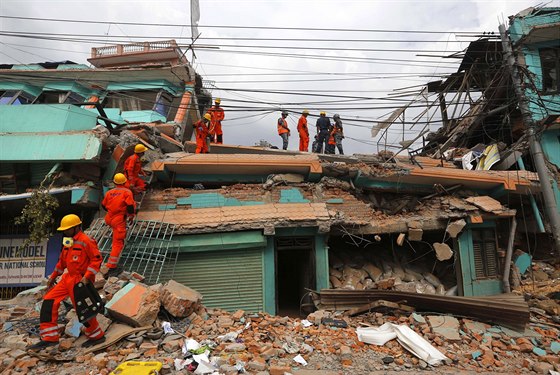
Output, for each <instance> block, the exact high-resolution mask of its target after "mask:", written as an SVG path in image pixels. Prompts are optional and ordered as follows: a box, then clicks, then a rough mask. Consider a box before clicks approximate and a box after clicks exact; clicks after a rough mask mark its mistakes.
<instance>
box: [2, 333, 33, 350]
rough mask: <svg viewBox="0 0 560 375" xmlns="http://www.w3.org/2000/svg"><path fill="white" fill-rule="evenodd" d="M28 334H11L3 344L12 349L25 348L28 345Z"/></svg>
mask: <svg viewBox="0 0 560 375" xmlns="http://www.w3.org/2000/svg"><path fill="white" fill-rule="evenodd" d="M25 336H26V335H10V336H7V337H6V338H4V343H3V344H2V346H4V347H6V348H10V349H21V350H25V348H26V347H27V342H26V341H25Z"/></svg>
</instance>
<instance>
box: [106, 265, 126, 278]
mask: <svg viewBox="0 0 560 375" xmlns="http://www.w3.org/2000/svg"><path fill="white" fill-rule="evenodd" d="M122 271H123V268H122V267H120V266H116V267H115V268H109V271H107V273H106V274H105V278H106V279H108V278H109V277H112V276H115V277H119V275H120V274H121V273H122Z"/></svg>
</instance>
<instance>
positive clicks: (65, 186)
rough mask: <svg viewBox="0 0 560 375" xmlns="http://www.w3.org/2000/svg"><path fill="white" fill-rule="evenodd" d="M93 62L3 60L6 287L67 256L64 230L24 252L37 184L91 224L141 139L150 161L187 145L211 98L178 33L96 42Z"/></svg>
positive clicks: (36, 277) (0, 204)
mask: <svg viewBox="0 0 560 375" xmlns="http://www.w3.org/2000/svg"><path fill="white" fill-rule="evenodd" d="M89 61H90V62H91V64H92V65H93V67H88V66H86V65H82V64H76V63H74V62H71V61H62V62H53V63H50V62H49V63H40V64H25V65H23V64H22V65H0V103H1V105H0V150H1V151H0V191H1V195H0V216H1V217H2V220H1V229H0V235H1V241H2V254H3V255H2V260H3V264H2V265H3V266H4V267H3V271H2V272H3V273H2V280H0V285H2V286H5V287H7V286H14V285H17V286H31V285H36V284H37V282H40V280H41V279H42V278H43V277H44V276H45V262H46V264H48V265H50V268H52V265H54V262H56V258H57V257H58V251H59V248H60V240H61V239H60V237H58V236H55V237H54V238H53V239H52V240H50V241H46V240H45V241H44V243H41V244H38V246H40V251H38V252H37V256H31V257H23V259H20V258H21V256H22V254H21V253H20V252H19V250H18V247H19V245H21V244H22V243H23V240H24V238H25V237H26V236H27V235H28V229H26V228H23V227H22V226H17V225H14V219H15V218H16V217H18V216H19V215H20V214H21V212H22V209H23V207H24V206H25V204H26V202H27V199H28V198H29V197H30V196H31V193H32V192H33V191H34V189H36V188H38V187H40V186H43V188H44V189H48V191H49V193H50V194H51V195H53V196H54V197H56V199H57V200H58V202H59V207H58V209H57V210H56V212H55V217H57V218H58V217H62V216H63V215H64V214H67V213H77V214H79V215H80V216H81V217H82V218H83V220H84V221H85V222H86V223H89V222H91V220H92V218H93V217H94V216H95V215H98V212H99V206H100V201H101V199H102V197H103V194H104V192H105V191H106V190H107V189H108V186H107V183H108V182H110V181H111V180H112V176H113V175H114V173H115V170H116V169H117V168H122V163H123V162H124V160H125V158H126V157H127V156H129V155H130V154H132V152H133V147H134V145H135V144H136V143H138V142H145V143H146V144H149V145H150V147H151V150H150V151H148V153H147V155H146V158H147V159H148V160H150V159H151V160H153V159H155V158H159V157H161V155H162V153H164V152H172V151H178V150H181V149H182V142H183V141H184V140H188V139H190V138H191V136H192V130H193V128H192V126H191V124H192V123H193V122H195V121H197V120H198V119H199V118H200V113H201V111H202V110H203V109H204V106H208V105H209V104H210V102H209V100H210V97H209V96H208V95H207V94H206V93H205V91H204V90H203V89H202V81H201V78H200V76H198V75H197V74H196V73H195V71H194V69H193V68H192V67H191V65H190V64H189V62H188V61H187V60H186V58H185V57H184V55H183V53H182V51H181V50H180V49H179V48H178V47H177V44H176V43H175V41H173V40H170V41H161V42H148V43H134V44H129V45H116V46H108V47H101V48H93V49H92V53H91V58H90V59H89ZM47 248H48V251H47ZM47 253H48V254H47ZM18 261H19V266H18ZM22 261H24V262H23V263H22ZM38 264H42V266H38ZM46 268H47V271H50V270H48V268H49V267H48V266H47V267H46ZM3 292H5V293H8V294H7V295H6V296H4V297H9V293H10V288H6V289H5V288H3Z"/></svg>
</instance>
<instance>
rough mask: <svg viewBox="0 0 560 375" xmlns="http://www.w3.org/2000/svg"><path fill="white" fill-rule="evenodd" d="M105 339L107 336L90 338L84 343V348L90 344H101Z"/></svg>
mask: <svg viewBox="0 0 560 375" xmlns="http://www.w3.org/2000/svg"><path fill="white" fill-rule="evenodd" d="M105 340H106V338H105V336H103V337H101V338H99V339H97V340H92V339H88V340H87V341H86V342H84V343H83V344H82V348H89V347H90V346H94V345H97V344H101V343H102V342H105Z"/></svg>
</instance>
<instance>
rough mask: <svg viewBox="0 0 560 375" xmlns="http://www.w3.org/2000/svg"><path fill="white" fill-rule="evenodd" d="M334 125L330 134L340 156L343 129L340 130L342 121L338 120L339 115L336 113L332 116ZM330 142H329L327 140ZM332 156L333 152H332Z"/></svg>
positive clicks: (341, 153)
mask: <svg viewBox="0 0 560 375" xmlns="http://www.w3.org/2000/svg"><path fill="white" fill-rule="evenodd" d="M333 120H334V125H333V130H332V131H331V134H332V135H333V137H334V143H335V145H336V148H337V149H338V153H339V154H340V155H344V150H343V149H342V140H343V139H344V129H343V128H342V121H341V120H340V115H339V114H338V113H337V114H335V115H334V116H333ZM329 142H330V140H329ZM333 154H334V150H333Z"/></svg>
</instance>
